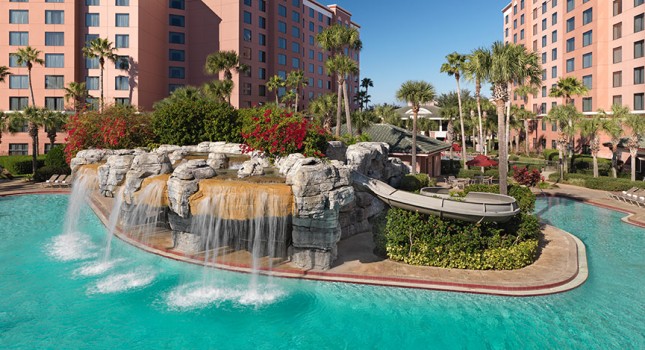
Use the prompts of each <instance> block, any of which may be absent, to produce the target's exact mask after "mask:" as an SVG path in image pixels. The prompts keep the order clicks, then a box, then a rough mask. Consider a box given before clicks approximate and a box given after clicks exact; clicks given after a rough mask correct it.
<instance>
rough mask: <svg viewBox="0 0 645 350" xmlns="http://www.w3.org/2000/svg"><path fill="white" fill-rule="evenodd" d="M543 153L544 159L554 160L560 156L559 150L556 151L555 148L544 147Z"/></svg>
mask: <svg viewBox="0 0 645 350" xmlns="http://www.w3.org/2000/svg"><path fill="white" fill-rule="evenodd" d="M543 154H544V159H546V160H548V161H554V160H558V159H559V158H560V151H558V150H557V149H545V150H544V152H543Z"/></svg>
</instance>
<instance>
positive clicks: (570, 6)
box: [567, 0, 576, 12]
mask: <svg viewBox="0 0 645 350" xmlns="http://www.w3.org/2000/svg"><path fill="white" fill-rule="evenodd" d="M575 7H576V2H575V1H574V0H567V12H571V11H573V9H574V8H575Z"/></svg>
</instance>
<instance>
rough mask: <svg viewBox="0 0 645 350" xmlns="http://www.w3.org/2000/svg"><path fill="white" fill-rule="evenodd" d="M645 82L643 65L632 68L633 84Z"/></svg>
mask: <svg viewBox="0 0 645 350" xmlns="http://www.w3.org/2000/svg"><path fill="white" fill-rule="evenodd" d="M644 83H645V67H636V68H634V85H639V84H644Z"/></svg>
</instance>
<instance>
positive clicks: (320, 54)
mask: <svg viewBox="0 0 645 350" xmlns="http://www.w3.org/2000/svg"><path fill="white" fill-rule="evenodd" d="M322 61H323V54H322V52H319V53H318V62H322Z"/></svg>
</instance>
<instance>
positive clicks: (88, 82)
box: [85, 77, 99, 90]
mask: <svg viewBox="0 0 645 350" xmlns="http://www.w3.org/2000/svg"><path fill="white" fill-rule="evenodd" d="M85 87H86V88H87V89H88V90H98V89H99V77H85Z"/></svg>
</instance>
